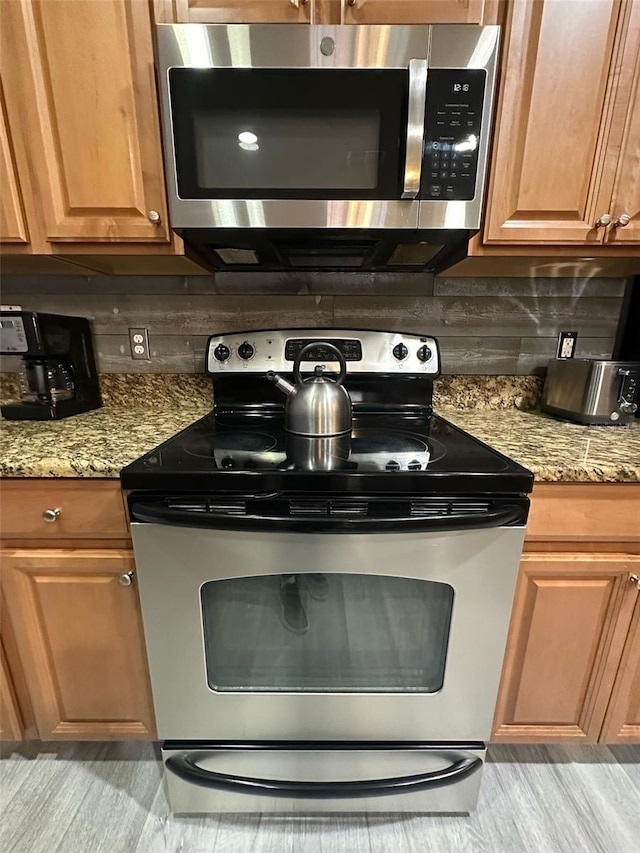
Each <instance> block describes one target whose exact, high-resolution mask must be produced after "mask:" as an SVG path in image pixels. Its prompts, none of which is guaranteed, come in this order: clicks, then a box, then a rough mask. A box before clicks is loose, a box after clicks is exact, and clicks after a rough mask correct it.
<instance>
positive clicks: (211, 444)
mask: <svg viewBox="0 0 640 853" xmlns="http://www.w3.org/2000/svg"><path fill="white" fill-rule="evenodd" d="M221 440H222V441H223V443H224V447H225V448H226V449H227V450H229V451H232V450H238V451H244V452H245V453H264V452H265V451H268V450H271V449H272V448H274V447H275V446H276V444H277V443H278V439H277V438H276V437H275V436H274V435H269V434H268V433H265V432H245V431H243V430H238V431H237V432H235V431H234V432H228V433H225V434H224V439H221V436H216V434H215V433H211V434H210V435H202V436H197V437H195V438H193V439H192V440H190V441H187V442H185V445H184V449H185V451H186V452H187V453H190V454H191V455H192V456H199V457H202V458H204V459H209V458H211V457H212V456H213V455H214V454H215V451H216V449H217V445H219V444H220V441H221Z"/></svg>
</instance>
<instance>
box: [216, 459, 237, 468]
mask: <svg viewBox="0 0 640 853" xmlns="http://www.w3.org/2000/svg"><path fill="white" fill-rule="evenodd" d="M220 465H221V467H222V468H235V467H236V463H235V462H234V460H233V457H231V456H224V457H223V458H222V459H221V460H220Z"/></svg>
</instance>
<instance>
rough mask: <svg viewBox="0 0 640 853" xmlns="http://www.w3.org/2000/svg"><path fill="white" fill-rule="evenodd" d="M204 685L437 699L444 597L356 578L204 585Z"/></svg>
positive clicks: (449, 602)
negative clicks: (430, 695)
mask: <svg viewBox="0 0 640 853" xmlns="http://www.w3.org/2000/svg"><path fill="white" fill-rule="evenodd" d="M200 597H201V607H202V624H203V633H204V648H205V658H206V673H207V682H208V685H209V687H210V688H211V689H212V690H215V691H218V692H227V691H234V692H237V691H241V692H289V693H291V692H293V693H308V692H311V693H437V692H438V691H439V690H441V689H442V686H443V682H444V672H445V663H446V657H447V646H448V642H449V631H450V626H451V617H452V612H453V600H454V591H453V588H452V587H451V586H449V585H448V584H445V583H436V582H434V581H427V580H417V579H415V578H398V577H387V576H379V575H362V574H347V573H345V574H343V573H327V574H282V575H262V576H257V577H244V578H232V579H225V580H219V581H210V582H208V583H205V584H204V585H203V586H202V588H201V591H200Z"/></svg>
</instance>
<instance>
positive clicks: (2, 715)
mask: <svg viewBox="0 0 640 853" xmlns="http://www.w3.org/2000/svg"><path fill="white" fill-rule="evenodd" d="M0 740H22V720H21V718H20V711H19V709H18V703H17V700H16V695H15V692H14V690H13V684H12V683H11V674H10V672H9V667H8V665H7V659H6V657H5V654H4V649H3V647H2V645H0Z"/></svg>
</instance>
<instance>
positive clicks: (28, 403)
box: [0, 311, 102, 421]
mask: <svg viewBox="0 0 640 853" xmlns="http://www.w3.org/2000/svg"><path fill="white" fill-rule="evenodd" d="M0 355H19V356H21V358H22V364H21V368H20V395H21V399H20V400H16V401H15V402H13V403H8V404H7V405H4V406H2V407H0V408H1V411H2V415H3V417H5V418H7V419H9V420H39V421H43V420H59V419H60V418H66V417H68V416H69V415H76V414H79V413H80V412H86V411H89V410H90V409H97V408H99V407H100V406H101V405H102V400H101V398H100V387H99V384H98V374H97V370H96V364H95V358H94V355H93V346H92V343H91V330H90V327H89V321H88V320H87V319H86V317H68V316H64V315H61V314H41V313H36V312H33V311H1V312H0Z"/></svg>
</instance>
